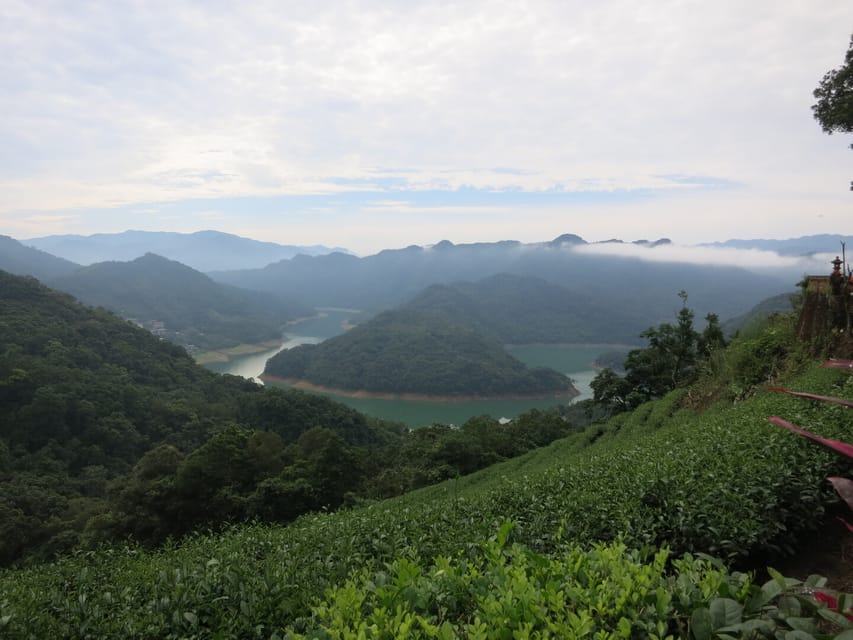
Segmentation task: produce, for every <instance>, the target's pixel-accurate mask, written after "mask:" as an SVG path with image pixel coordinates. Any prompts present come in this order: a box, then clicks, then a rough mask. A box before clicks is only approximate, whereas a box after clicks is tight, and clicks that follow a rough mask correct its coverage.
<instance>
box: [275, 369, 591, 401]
mask: <svg viewBox="0 0 853 640" xmlns="http://www.w3.org/2000/svg"><path fill="white" fill-rule="evenodd" d="M260 378H261V380H263V381H264V382H267V381H270V382H279V383H281V384H285V385H287V386H288V387H292V388H294V389H302V390H303V391H315V392H317V393H327V394H329V395H333V396H341V397H344V398H371V399H374V400H426V401H430V402H472V401H476V400H539V399H542V398H574V397H575V396H578V395H580V391H578V390H577V389H575V388H574V386H572V385H571V384H570V385H569V386H568V387H566V389H565V390H564V391H557V392H551V393H529V394H523V393H519V394H506V395H497V396H475V395H428V394H423V393H384V392H380V391H364V390H352V389H334V388H332V387H324V386H322V385H319V384H314V383H313V382H308V381H307V380H300V379H298V378H281V377H279V376H273V375H269V374H267V373H264V374H262V375H261V376H260Z"/></svg>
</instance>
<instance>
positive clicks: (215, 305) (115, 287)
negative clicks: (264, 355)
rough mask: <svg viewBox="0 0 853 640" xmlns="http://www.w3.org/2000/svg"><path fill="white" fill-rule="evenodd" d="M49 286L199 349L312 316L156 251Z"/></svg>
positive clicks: (275, 331) (273, 334) (256, 336)
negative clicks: (242, 288) (223, 282)
mask: <svg viewBox="0 0 853 640" xmlns="http://www.w3.org/2000/svg"><path fill="white" fill-rule="evenodd" d="M49 284H50V285H51V286H54V287H56V288H58V289H61V290H63V291H67V292H68V293H71V294H72V295H74V296H75V297H77V298H78V299H79V300H80V301H81V302H83V303H85V304H89V305H93V306H101V307H104V308H106V309H110V310H111V311H114V312H116V313H118V314H119V315H121V316H122V317H125V318H129V319H133V320H135V321H137V322H139V323H140V324H142V325H143V326H145V327H146V328H149V329H153V330H155V332H157V333H159V334H160V335H162V336H163V337H165V338H168V339H169V340H172V341H173V342H176V343H178V344H181V345H184V346H188V347H190V346H191V347H192V348H194V349H197V350H205V349H215V348H221V347H229V346H234V345H237V344H241V343H259V342H265V341H268V340H275V339H278V338H280V337H281V328H282V326H283V325H284V323H285V322H286V321H287V320H292V319H294V318H297V317H304V316H308V315H312V314H313V311H312V310H310V309H308V308H307V307H305V306H303V305H300V304H297V303H295V302H291V301H287V300H284V299H283V298H281V297H280V296H276V295H274V294H272V295H264V294H258V293H257V292H250V291H243V290H240V289H237V288H235V287H230V286H227V285H221V284H218V283H216V282H214V281H213V280H211V279H210V278H208V277H207V276H206V275H204V274H202V273H199V272H198V271H195V270H194V269H191V268H190V267H187V266H185V265H183V264H181V263H179V262H174V261H172V260H167V259H166V258H162V257H160V256H157V255H154V254H146V255H145V256H143V257H141V258H137V259H136V260H133V261H131V262H101V263H98V264H94V265H92V266H89V267H84V268H82V269H80V270H78V271H76V272H75V273H73V274H70V275H66V276H63V277H59V278H53V279H51V280H50V281H49Z"/></svg>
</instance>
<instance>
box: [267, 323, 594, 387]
mask: <svg viewBox="0 0 853 640" xmlns="http://www.w3.org/2000/svg"><path fill="white" fill-rule="evenodd" d="M262 378H263V379H265V380H266V379H278V380H282V381H284V382H285V383H287V384H289V385H290V386H293V387H297V388H305V389H311V390H317V391H324V392H329V393H335V394H337V395H351V396H362V397H388V398H418V399H427V398H429V399H435V400H463V399H474V398H536V397H555V396H565V397H574V396H576V395H578V391H577V389H575V387H574V386H573V385H572V383H571V380H570V379H569V378H567V377H566V376H564V375H562V374H561V373H559V372H557V371H554V370H553V369H548V368H529V367H527V366H526V365H525V364H524V363H522V362H521V361H520V360H517V359H516V358H514V357H512V356H511V355H510V354H509V353H507V351H506V350H505V349H504V348H503V346H502V345H501V343H500V342H498V341H497V340H495V339H493V338H490V337H486V336H484V335H482V334H480V333H479V332H477V331H476V330H474V329H472V328H470V327H468V326H466V325H464V324H461V323H458V322H454V321H453V320H451V319H450V318H449V317H448V316H447V314H445V313H442V312H439V311H429V310H424V309H412V308H406V307H403V308H398V309H393V310H390V311H385V312H383V313H380V314H378V315H377V316H375V317H374V318H372V319H371V320H369V321H368V322H365V323H364V324H361V325H359V326H356V327H354V328H352V329H351V330H349V331H348V332H347V333H345V334H343V335H340V336H337V337H335V338H331V339H329V340H326V341H325V342H322V343H321V344H317V345H300V346H298V347H294V348H293V349H289V350H286V351H282V352H281V353H278V354H276V355H275V356H274V357H272V358H270V360H269V361H268V362H267V366H266V369H265V370H264V373H263V375H262Z"/></svg>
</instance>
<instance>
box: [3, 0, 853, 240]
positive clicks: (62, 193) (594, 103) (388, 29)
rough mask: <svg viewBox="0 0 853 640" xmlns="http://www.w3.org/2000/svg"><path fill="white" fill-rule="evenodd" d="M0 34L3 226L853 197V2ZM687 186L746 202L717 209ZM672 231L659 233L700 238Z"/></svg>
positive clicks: (109, 15)
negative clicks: (389, 208) (844, 65)
mask: <svg viewBox="0 0 853 640" xmlns="http://www.w3.org/2000/svg"><path fill="white" fill-rule="evenodd" d="M0 20H2V21H3V23H4V25H5V27H4V34H3V37H2V38H0V110H2V112H3V114H4V118H3V119H2V120H0V149H3V151H0V154H2V155H0V190H2V193H3V194H4V197H3V199H2V202H0V214H3V213H5V214H7V215H8V214H15V215H17V214H18V212H21V211H35V210H61V209H72V208H77V209H79V208H98V207H104V206H114V205H116V204H126V203H138V202H162V201H179V200H182V199H188V198H195V199H197V198H211V199H215V198H220V197H234V196H251V195H272V194H278V193H289V194H294V193H302V194H308V193H334V192H343V191H356V190H362V191H364V190H374V189H378V190H382V189H383V188H385V187H383V183H382V180H383V179H386V178H391V177H396V178H397V179H398V180H400V182H398V183H395V184H394V186H393V189H394V190H395V192H402V191H405V190H407V189H410V190H431V189H437V190H455V189H461V188H466V187H473V188H480V189H494V190H503V189H515V190H522V191H543V190H549V189H555V188H556V189H563V190H566V191H575V190H581V191H590V190H593V191H595V190H600V191H613V190H630V189H645V190H654V191H667V192H668V191H673V192H689V193H692V192H697V191H701V192H703V195H702V198H703V200H702V202H696V201H694V203H695V204H691V205H690V206H691V209H696V210H699V209H703V210H706V211H707V210H709V209H711V208H712V207H713V206H714V205H715V204H716V205H718V208H719V209H721V210H722V209H725V210H729V211H731V212H733V214H734V218H733V219H735V220H739V221H741V223H742V224H743V225H748V224H751V222H750V221H751V220H752V219H766V218H767V217H768V216H769V214H770V211H769V210H768V209H766V208H763V207H767V206H770V203H772V202H777V201H786V202H796V203H797V204H798V205H799V207H800V209H799V211H800V215H801V216H808V215H811V214H810V213H807V211H808V209H809V207H813V206H814V203H815V202H816V201H819V199H820V198H821V194H825V193H827V192H832V190H834V189H837V190H839V191H842V190H844V189H845V186H846V183H847V181H849V170H848V169H849V166H850V158H849V157H848V156H849V155H850V152H849V150H847V149H846V148H845V144H844V143H843V142H842V141H841V140H839V139H838V137H837V136H834V137H832V138H828V137H826V136H824V135H823V134H822V133H821V132H820V130H819V127H818V126H817V125H816V124H815V123H814V122H813V121H812V119H811V114H810V111H809V105H810V103H811V91H812V89H813V88H814V86H815V85H816V83H817V81H818V79H819V78H820V77H821V76H822V75H823V73H824V72H825V71H826V70H827V69H829V68H830V67H833V66H837V65H838V64H840V63H841V61H842V59H843V52H844V49H845V47H846V45H847V42H848V39H849V25H850V24H851V23H853V5H850V4H849V3H829V4H826V5H822V6H820V7H816V6H814V5H813V4H809V3H803V2H799V1H797V0H782V1H771V0H756V1H755V2H750V3H742V2H735V1H734V0H723V1H721V2H715V3H699V2H680V1H676V0H645V1H641V2H629V1H628V0H607V1H605V2H598V3H589V2H583V1H581V0H574V1H565V0H563V1H558V0H554V1H546V0H542V1H534V2H531V3H523V4H522V3H515V2H509V1H507V2H488V3H487V2H484V1H482V0H481V1H479V2H475V1H472V2H465V3H452V2H443V1H437V2H430V3H398V2H391V1H389V0H356V1H354V2H350V3H335V4H334V5H331V4H328V5H323V4H316V3H295V2H284V3H281V2H252V3H240V4H232V3H218V2H210V3H195V2H191V1H189V0H184V1H180V0H179V1H177V2H170V3H158V2H151V3H148V2H146V3H138V2H130V1H128V2H115V3H95V4H79V3H48V2H46V1H42V0H36V1H34V2H32V1H28V0H7V1H6V2H4V3H3V5H2V7H0ZM377 167H384V168H385V169H377ZM403 167H405V171H404V172H401V171H399V169H400V168H403ZM483 167H511V168H513V169H514V170H513V171H501V170H484V169H483ZM673 175H681V176H702V177H706V178H711V179H717V180H723V181H729V182H732V183H736V184H739V185H742V187H741V189H740V190H739V191H740V192H739V193H738V194H736V195H731V194H723V195H714V196H713V197H709V196H707V195H706V194H705V193H704V190H703V189H701V188H700V187H697V186H696V185H691V184H687V183H680V182H678V181H673V180H672V179H671V178H667V177H666V176H673ZM330 177H334V180H332V179H330ZM346 181H350V182H346ZM844 195H846V194H844ZM705 198H710V199H709V200H705ZM396 199H405V195H400V193H397V197H396ZM709 202H710V203H712V204H708V203H709ZM750 202H751V204H752V206H750V204H749V203H750ZM379 206H380V207H384V206H386V205H379ZM834 207H836V205H835V204H831V205H829V208H830V209H832V208H834ZM649 209H650V208H648V207H647V208H646V209H645V210H644V212H643V214H642V215H643V216H647V215H650V211H649ZM635 211H639V209H635ZM657 212H658V213H657V216H658V217H654V215H653V217H649V218H646V220H645V222H646V223H647V224H648V223H649V222H652V221H655V222H656V224H657V225H658V227H659V228H661V233H662V234H667V235H676V232H675V231H666V228H667V227H675V228H682V229H683V230H684V231H685V232H688V231H689V227H688V226H686V224H687V221H686V220H684V219H681V218H679V217H671V218H664V217H662V216H663V215H665V214H667V212H669V207H667V206H666V205H663V206H659V207H657ZM421 213H424V214H426V212H424V211H421ZM530 215H534V216H537V215H541V216H543V217H542V218H537V219H536V220H534V221H531V225H532V226H533V227H537V226H547V225H550V224H551V222H550V218H549V216H551V215H552V214H551V212H547V211H544V212H542V213H541V214H535V213H532V212H531V213H530ZM696 222H697V221H696V220H695V219H694V220H693V221H692V222H691V224H694V223H696ZM234 224H238V222H236V221H235V223H234ZM499 224H500V221H499ZM699 224H700V225H701V224H703V223H701V221H700V222H699ZM709 226H710V227H711V228H712V230H714V231H716V232H717V233H719V232H720V228H719V224H718V223H717V224H714V225H709ZM789 226H790V228H792V229H793V228H796V229H798V231H796V233H800V234H802V233H804V232H805V230H804V229H806V227H804V225H803V223H800V225H799V226H796V225H794V224H793V223H792V224H790V225H789ZM547 228H551V227H547ZM752 228H753V229H756V231H753V232H749V231H745V232H743V233H741V234H740V235H756V234H757V230H760V229H761V227H759V226H757V224H756V225H755V226H753V227H752ZM783 228H784V226H783ZM768 229H772V230H773V231H774V232H778V231H779V229H780V227H779V226H776V225H774V226H773V227H770V228H768ZM737 234H738V231H737V229H732V230H731V231H730V232H728V235H730V236H731V235H737ZM606 235H611V236H612V235H620V233H619V232H618V231H613V230H611V232H610V233H609V234H606ZM318 239H319V238H318ZM339 242H341V243H342V242H343V239H342V240H339Z"/></svg>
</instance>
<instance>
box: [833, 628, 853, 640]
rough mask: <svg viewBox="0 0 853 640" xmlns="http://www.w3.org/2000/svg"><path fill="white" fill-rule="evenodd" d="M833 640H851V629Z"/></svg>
mask: <svg viewBox="0 0 853 640" xmlns="http://www.w3.org/2000/svg"><path fill="white" fill-rule="evenodd" d="M834 640H853V629H848V630H847V631H842V632H841V633H839V634H838V635H837V636H835V638H834Z"/></svg>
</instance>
